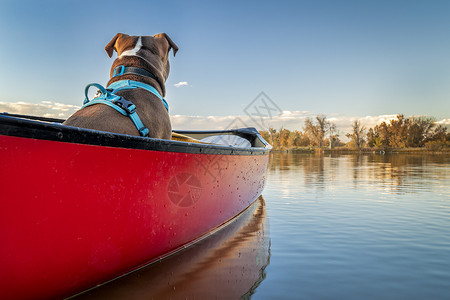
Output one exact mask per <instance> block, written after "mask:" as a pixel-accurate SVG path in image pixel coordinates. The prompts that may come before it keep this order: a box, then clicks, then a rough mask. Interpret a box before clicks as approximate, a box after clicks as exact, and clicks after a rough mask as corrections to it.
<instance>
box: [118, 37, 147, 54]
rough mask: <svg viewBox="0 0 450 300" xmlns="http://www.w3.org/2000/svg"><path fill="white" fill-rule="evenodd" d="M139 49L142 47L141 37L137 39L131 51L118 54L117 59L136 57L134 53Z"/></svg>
mask: <svg viewBox="0 0 450 300" xmlns="http://www.w3.org/2000/svg"><path fill="white" fill-rule="evenodd" d="M141 47H142V40H141V37H139V38H138V40H137V42H136V45H135V46H134V48H133V49H131V50H126V51H123V52H122V54H120V56H119V57H121V56H130V55H136V53H137V52H138V51H139V50H140V49H141Z"/></svg>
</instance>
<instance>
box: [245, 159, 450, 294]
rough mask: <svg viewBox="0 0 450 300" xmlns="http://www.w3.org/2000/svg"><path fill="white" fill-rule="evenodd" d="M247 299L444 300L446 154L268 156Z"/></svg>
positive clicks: (449, 205) (449, 266)
mask: <svg viewBox="0 0 450 300" xmlns="http://www.w3.org/2000/svg"><path fill="white" fill-rule="evenodd" d="M264 197H265V200H266V203H267V212H268V213H267V215H268V218H269V222H270V239H271V258H270V264H269V266H268V267H267V268H266V272H267V277H266V279H265V280H264V282H262V283H261V285H260V287H259V288H258V289H257V290H256V293H255V295H254V299H277V298H283V299H450V157H448V156H439V155H426V156H423V155H422V156H420V155H399V154H398V155H385V156H380V155H340V156H334V155H331V156H330V155H309V154H279V153H274V154H273V156H272V165H271V169H270V173H269V178H268V184H267V186H266V189H265V190H264Z"/></svg>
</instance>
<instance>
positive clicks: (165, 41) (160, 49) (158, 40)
mask: <svg viewBox="0 0 450 300" xmlns="http://www.w3.org/2000/svg"><path fill="white" fill-rule="evenodd" d="M170 49H172V50H173V55H174V56H175V54H176V53H177V51H178V46H177V45H175V43H174V42H173V41H172V40H171V39H170V37H169V36H168V35H167V34H165V33H158V34H155V35H154V36H130V35H128V34H123V33H118V34H116V36H115V37H114V38H113V39H112V40H111V42H109V43H108V45H106V46H105V50H106V53H108V56H109V57H112V55H113V52H114V50H116V52H117V55H118V57H117V58H118V59H120V58H122V57H126V56H137V57H140V58H142V59H144V60H146V61H147V62H149V63H150V64H152V65H154V66H158V65H160V66H161V68H162V70H161V71H162V72H163V76H164V79H167V77H168V76H169V71H170V65H169V52H170Z"/></svg>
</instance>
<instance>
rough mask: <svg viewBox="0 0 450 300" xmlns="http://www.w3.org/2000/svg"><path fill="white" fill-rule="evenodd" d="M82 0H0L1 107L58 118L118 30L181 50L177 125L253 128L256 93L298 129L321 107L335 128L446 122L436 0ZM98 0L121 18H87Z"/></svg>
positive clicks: (443, 11)
mask: <svg viewBox="0 0 450 300" xmlns="http://www.w3.org/2000/svg"><path fill="white" fill-rule="evenodd" d="M87 3H88V2H87V1H68V2H64V3H59V2H54V1H43V2H39V3H35V2H33V1H4V2H2V3H1V4H0V17H1V18H0V22H1V25H2V26H0V31H1V32H2V33H3V37H4V39H5V40H6V41H7V42H5V43H3V45H2V46H1V47H0V54H1V55H0V62H1V64H2V67H3V69H4V70H7V72H2V73H0V74H1V75H0V82H2V89H0V111H1V112H3V111H6V112H9V113H17V112H20V113H24V114H35V115H41V116H51V117H60V118H66V117H68V115H67V114H68V113H70V112H72V113H73V112H74V111H75V110H76V109H78V108H79V107H81V103H82V100H83V90H84V87H85V85H86V84H88V83H91V82H98V83H101V84H104V83H105V82H106V81H107V80H108V78H109V69H110V66H111V64H112V62H113V59H114V58H115V57H116V55H115V56H113V59H109V58H108V57H107V55H106V53H105V51H104V46H105V45H106V44H107V43H108V42H109V40H110V39H111V38H112V37H113V36H114V35H115V34H116V33H117V32H125V33H129V34H132V35H134V34H139V35H141V34H142V35H153V34H156V33H158V32H166V33H168V34H169V36H170V37H171V38H172V40H173V41H174V42H175V43H176V44H177V45H178V46H179V48H180V51H179V52H178V53H177V55H176V57H174V56H173V55H172V54H170V59H169V60H170V64H171V73H170V75H169V78H168V80H167V82H166V88H167V95H166V99H167V101H168V102H169V106H170V115H171V118H172V122H173V128H175V129H191V130H194V129H225V128H228V127H229V126H230V124H232V123H233V122H235V121H236V120H240V121H242V123H244V124H245V125H247V124H248V123H255V119H254V118H253V117H252V115H255V113H251V112H249V111H248V108H249V106H251V103H252V102H253V101H254V100H255V99H256V98H257V97H258V96H259V95H260V94H261V93H264V94H265V95H266V96H267V97H268V98H269V100H270V101H272V103H273V104H274V105H275V106H274V107H276V108H277V111H274V113H275V114H274V115H270V118H269V119H270V121H271V123H270V124H273V125H274V126H272V127H274V128H281V127H283V128H287V129H290V130H301V129H302V127H303V120H304V118H306V117H308V116H310V117H314V116H316V115H319V114H323V115H325V116H327V118H328V119H336V120H337V122H338V123H339V124H337V125H338V129H340V130H345V128H346V127H348V126H349V125H350V124H351V122H352V121H353V120H355V119H358V120H361V121H362V124H363V125H364V121H365V122H366V124H365V125H366V126H368V127H372V126H373V124H375V123H374V122H377V121H378V120H381V119H383V118H386V116H387V117H391V118H394V117H395V116H396V115H398V114H403V115H405V116H406V117H410V116H429V117H434V118H436V121H437V122H439V123H440V124H443V125H445V126H447V127H449V125H450V101H448V100H449V99H448V98H449V95H450V55H448V53H450V41H448V38H447V37H448V36H449V33H450V18H448V15H449V13H450V3H447V2H446V1H435V2H433V3H425V2H421V1H397V2H395V3H391V2H390V1H377V2H376V3H375V2H366V3H359V2H357V1H341V2H339V3H335V2H334V1H318V2H314V3H311V2H308V1H299V2H290V1H283V2H279V3H277V4H274V3H272V2H253V1H250V2H246V3H245V4H242V3H240V2H232V3H228V4H222V3H220V4H218V3H208V2H196V3H195V4H192V5H190V4H186V3H183V2H179V1H174V2H171V3H170V4H169V3H162V2H161V3H156V4H155V3H154V4H153V5H152V4H151V3H148V2H145V1H134V2H132V3H130V4H129V5H128V6H123V5H120V6H119V5H116V4H118V3H119V2H114V1H113V2H103V1H99V2H95V3H90V2H89V5H87V6H86V4H87ZM105 5H108V7H109V8H110V11H111V15H114V14H115V13H120V15H121V22H115V19H116V18H114V17H111V18H108V17H106V18H105V19H102V20H100V19H99V18H98V17H97V14H98V13H97V12H98V11H99V10H101V9H102V8H103V7H104V6H105ZM136 6H139V7H141V9H139V10H136V9H134V7H136ZM86 7H90V9H86ZM155 8H157V11H158V12H161V13H158V14H151V13H150V14H149V12H151V11H155ZM166 15H170V18H167V16H166ZM149 16H151V17H149ZM260 113H261V112H260ZM262 113H269V114H270V113H271V112H270V111H267V112H262ZM256 114H258V112H256ZM256 123H258V122H257V121H256ZM270 124H263V125H270ZM249 125H250V126H252V125H253V124H249ZM257 125H261V124H257ZM253 127H258V126H253ZM260 127H261V126H260ZM258 129H261V130H262V129H267V128H265V127H264V126H263V128H258Z"/></svg>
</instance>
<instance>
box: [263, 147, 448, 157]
mask: <svg viewBox="0 0 450 300" xmlns="http://www.w3.org/2000/svg"><path fill="white" fill-rule="evenodd" d="M272 152H281V153H282V152H284V153H290V152H295V153H336V154H378V155H385V154H440V155H450V148H445V149H440V150H434V151H433V150H428V149H423V148H400V149H370V148H367V149H361V150H358V149H348V148H335V149H324V148H322V149H321V148H313V147H305V148H288V149H272Z"/></svg>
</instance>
